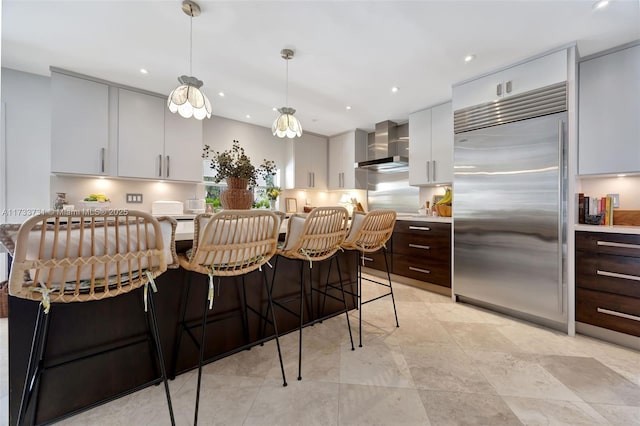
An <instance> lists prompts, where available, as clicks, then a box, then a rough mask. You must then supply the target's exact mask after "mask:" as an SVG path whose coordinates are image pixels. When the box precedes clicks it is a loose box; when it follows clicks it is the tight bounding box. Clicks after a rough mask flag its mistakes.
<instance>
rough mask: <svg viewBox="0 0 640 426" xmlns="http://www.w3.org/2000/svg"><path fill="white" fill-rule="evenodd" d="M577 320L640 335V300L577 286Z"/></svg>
mask: <svg viewBox="0 0 640 426" xmlns="http://www.w3.org/2000/svg"><path fill="white" fill-rule="evenodd" d="M576 321H579V322H584V323H587V324H591V325H596V326H598V327H603V328H608V329H610V330H615V331H619V332H621V333H626V334H631V335H634V336H640V300H638V299H635V298H632V297H625V296H619V295H617V294H610V293H603V292H599V291H593V290H587V289H583V288H577V289H576Z"/></svg>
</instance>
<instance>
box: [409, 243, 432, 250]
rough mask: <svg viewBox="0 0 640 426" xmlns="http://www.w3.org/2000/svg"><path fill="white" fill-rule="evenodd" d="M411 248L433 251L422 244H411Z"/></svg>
mask: <svg viewBox="0 0 640 426" xmlns="http://www.w3.org/2000/svg"><path fill="white" fill-rule="evenodd" d="M409 247H411V248H419V249H423V250H431V247H429V246H422V245H420V244H409Z"/></svg>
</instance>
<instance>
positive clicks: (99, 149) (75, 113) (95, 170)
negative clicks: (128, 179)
mask: <svg viewBox="0 0 640 426" xmlns="http://www.w3.org/2000/svg"><path fill="white" fill-rule="evenodd" d="M51 95H52V103H51V104H52V111H51V171H52V172H53V173H77V174H86V175H109V174H110V166H111V164H110V162H109V86H108V85H106V84H102V83H96V82H94V81H90V80H85V79H82V78H77V77H71V76H68V75H65V74H60V73H57V72H52V73H51Z"/></svg>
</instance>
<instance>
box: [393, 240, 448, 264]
mask: <svg viewBox="0 0 640 426" xmlns="http://www.w3.org/2000/svg"><path fill="white" fill-rule="evenodd" d="M393 239H394V241H393V252H394V253H396V254H405V255H408V256H415V257H418V258H421V259H422V258H424V259H440V260H450V259H451V236H450V235H447V236H446V237H444V236H423V235H416V236H414V235H408V234H394V236H393Z"/></svg>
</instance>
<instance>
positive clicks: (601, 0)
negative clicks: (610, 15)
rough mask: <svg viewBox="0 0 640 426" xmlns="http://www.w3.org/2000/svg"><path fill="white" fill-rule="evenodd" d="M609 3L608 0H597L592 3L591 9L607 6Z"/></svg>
mask: <svg viewBox="0 0 640 426" xmlns="http://www.w3.org/2000/svg"><path fill="white" fill-rule="evenodd" d="M608 4H609V0H598V1H597V2H595V3H594V4H593V10H597V9H602V8H603V7H607V5H608Z"/></svg>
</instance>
